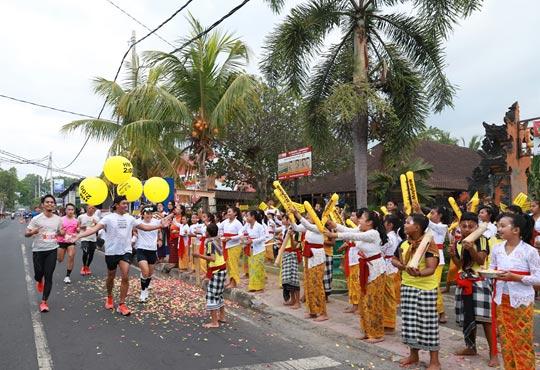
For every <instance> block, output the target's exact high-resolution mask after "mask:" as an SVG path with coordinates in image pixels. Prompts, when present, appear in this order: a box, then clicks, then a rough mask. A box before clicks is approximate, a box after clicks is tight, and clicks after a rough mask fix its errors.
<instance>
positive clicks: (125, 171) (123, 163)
mask: <svg viewBox="0 0 540 370" xmlns="http://www.w3.org/2000/svg"><path fill="white" fill-rule="evenodd" d="M103 172H104V173H105V176H106V177H107V179H109V181H110V182H112V183H113V184H121V183H123V182H126V181H127V180H129V178H130V177H131V176H132V175H133V165H132V164H131V162H130V161H129V159H127V158H125V157H122V156H119V155H117V156H114V157H109V158H107V160H106V161H105V165H104V166H103Z"/></svg>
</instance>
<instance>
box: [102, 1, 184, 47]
mask: <svg viewBox="0 0 540 370" xmlns="http://www.w3.org/2000/svg"><path fill="white" fill-rule="evenodd" d="M105 1H106V2H108V3H109V4H111V5H112V6H114V7H115V8H116V9H118V10H119V11H121V12H122V13H124V14H125V15H126V16H127V17H129V18H131V19H132V20H133V21H135V22H136V23H137V24H139V25H140V26H142V27H144V28H145V29H147V30H148V31H152V30H151V29H150V28H149V27H148V26H146V25H145V24H144V23H142V22H141V21H139V20H138V19H137V18H135V17H134V16H132V15H131V14H129V13H128V12H127V11H125V10H124V9H122V8H120V6H118V5H117V4H115V3H114V2H112V1H111V0H105ZM155 36H156V37H157V38H159V39H160V40H161V41H163V42H165V43H167V44H168V45H169V46H171V47H173V48H174V47H175V46H174V45H173V44H171V43H170V42H169V41H167V40H165V39H164V38H163V37H161V36H160V35H158V34H157V33H156V34H155Z"/></svg>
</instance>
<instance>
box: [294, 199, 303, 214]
mask: <svg viewBox="0 0 540 370" xmlns="http://www.w3.org/2000/svg"><path fill="white" fill-rule="evenodd" d="M293 204H294V208H296V210H297V211H298V213H302V214H304V213H306V208H305V207H304V205H303V204H300V203H296V202H293Z"/></svg>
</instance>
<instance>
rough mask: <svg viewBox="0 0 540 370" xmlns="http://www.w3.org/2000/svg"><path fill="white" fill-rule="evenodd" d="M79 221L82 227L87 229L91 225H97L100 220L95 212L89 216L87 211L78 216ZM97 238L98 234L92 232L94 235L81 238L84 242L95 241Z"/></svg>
mask: <svg viewBox="0 0 540 370" xmlns="http://www.w3.org/2000/svg"><path fill="white" fill-rule="evenodd" d="M77 221H79V224H80V225H81V229H82V230H85V228H86V229H89V228H91V227H94V226H96V225H97V223H98V222H99V217H98V216H96V215H95V214H93V215H92V216H88V214H87V213H85V214H82V215H80V216H79V217H77ZM96 239H97V236H96V234H92V235H89V236H85V237H84V238H81V239H80V240H81V241H82V242H85V241H87V242H95V241H96Z"/></svg>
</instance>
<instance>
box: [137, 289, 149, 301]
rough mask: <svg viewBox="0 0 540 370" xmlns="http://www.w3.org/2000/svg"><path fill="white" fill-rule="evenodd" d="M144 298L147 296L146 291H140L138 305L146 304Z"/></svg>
mask: <svg viewBox="0 0 540 370" xmlns="http://www.w3.org/2000/svg"><path fill="white" fill-rule="evenodd" d="M146 298H148V294H147V292H146V290H141V295H140V297H139V302H140V303H144V302H146Z"/></svg>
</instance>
